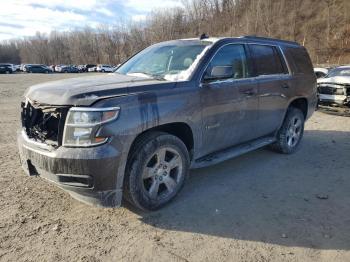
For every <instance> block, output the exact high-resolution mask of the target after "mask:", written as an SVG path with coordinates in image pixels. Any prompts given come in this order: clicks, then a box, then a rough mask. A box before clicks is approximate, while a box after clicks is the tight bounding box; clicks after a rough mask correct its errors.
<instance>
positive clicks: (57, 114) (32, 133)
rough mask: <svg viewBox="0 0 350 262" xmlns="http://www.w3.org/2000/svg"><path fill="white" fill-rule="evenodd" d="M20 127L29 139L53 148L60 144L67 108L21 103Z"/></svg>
mask: <svg viewBox="0 0 350 262" xmlns="http://www.w3.org/2000/svg"><path fill="white" fill-rule="evenodd" d="M21 107H22V113H21V119H22V127H23V129H24V130H25V132H26V134H27V136H28V138H29V139H32V140H34V141H36V142H40V143H45V144H47V145H51V146H54V147H58V146H60V145H61V144H62V136H63V130H64V121H65V118H66V115H67V112H68V109H69V107H53V106H46V105H36V104H32V103H31V102H30V101H28V100H27V101H26V102H22V104H21Z"/></svg>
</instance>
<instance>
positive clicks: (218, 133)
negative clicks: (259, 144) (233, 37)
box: [200, 44, 258, 155]
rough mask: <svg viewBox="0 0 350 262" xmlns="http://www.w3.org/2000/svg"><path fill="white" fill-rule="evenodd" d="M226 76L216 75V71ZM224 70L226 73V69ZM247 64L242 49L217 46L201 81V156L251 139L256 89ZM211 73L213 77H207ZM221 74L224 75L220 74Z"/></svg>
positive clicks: (256, 112) (253, 132)
mask: <svg viewBox="0 0 350 262" xmlns="http://www.w3.org/2000/svg"><path fill="white" fill-rule="evenodd" d="M229 67H232V68H231V73H230V75H226V76H224V75H222V76H220V75H219V76H218V74H217V72H218V71H221V72H222V71H223V70H220V68H226V69H227V68H229ZM226 69H225V70H224V71H226V73H227V72H229V71H230V70H226ZM250 72H251V70H250V66H249V64H248V63H247V53H246V47H245V45H243V44H229V45H225V46H223V47H221V48H220V49H219V50H218V51H217V52H216V53H215V55H214V56H213V58H212V60H211V61H210V63H209V65H208V67H207V69H206V71H205V73H204V76H203V78H202V80H201V81H202V83H201V86H202V89H201V91H200V93H201V104H202V125H203V128H202V130H203V143H202V152H201V153H202V155H206V154H210V153H212V152H215V151H218V150H222V149H225V148H228V147H231V146H234V145H238V144H241V143H244V142H247V141H249V140H252V139H254V138H255V136H256V135H255V130H256V127H257V126H256V125H257V124H256V123H257V117H258V98H257V92H258V86H257V82H256V80H255V78H252V77H250V75H251V73H250ZM212 73H213V74H215V75H214V76H213V75H211V74H212ZM222 74H224V73H222Z"/></svg>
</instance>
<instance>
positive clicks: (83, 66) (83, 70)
mask: <svg viewBox="0 0 350 262" xmlns="http://www.w3.org/2000/svg"><path fill="white" fill-rule="evenodd" d="M77 68H78V70H79V72H80V73H83V72H85V65H78V66H77Z"/></svg>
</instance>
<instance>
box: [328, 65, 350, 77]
mask: <svg viewBox="0 0 350 262" xmlns="http://www.w3.org/2000/svg"><path fill="white" fill-rule="evenodd" d="M334 76H350V67H348V68H335V69H333V70H331V71H329V73H328V75H327V76H326V77H334Z"/></svg>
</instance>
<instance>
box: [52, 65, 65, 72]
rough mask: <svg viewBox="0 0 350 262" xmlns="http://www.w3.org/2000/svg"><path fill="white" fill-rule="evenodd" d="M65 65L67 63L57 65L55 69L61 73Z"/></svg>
mask: <svg viewBox="0 0 350 262" xmlns="http://www.w3.org/2000/svg"><path fill="white" fill-rule="evenodd" d="M63 67H65V65H56V66H55V70H54V71H55V72H59V73H60V72H61V71H62V68H63Z"/></svg>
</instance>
